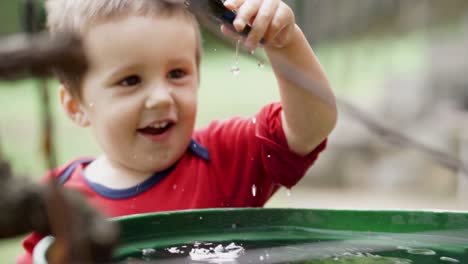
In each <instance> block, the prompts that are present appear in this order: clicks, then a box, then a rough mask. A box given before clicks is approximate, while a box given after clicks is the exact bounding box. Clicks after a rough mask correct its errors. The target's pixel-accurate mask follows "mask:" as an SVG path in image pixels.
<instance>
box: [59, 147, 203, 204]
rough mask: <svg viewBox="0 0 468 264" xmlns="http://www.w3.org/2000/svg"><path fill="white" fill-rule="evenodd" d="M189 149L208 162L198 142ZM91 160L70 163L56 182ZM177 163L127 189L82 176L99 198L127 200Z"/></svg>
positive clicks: (162, 177)
mask: <svg viewBox="0 0 468 264" xmlns="http://www.w3.org/2000/svg"><path fill="white" fill-rule="evenodd" d="M189 149H190V150H191V151H192V152H193V153H195V154H196V155H197V156H199V157H200V158H202V159H204V160H207V161H209V160H210V154H209V153H208V149H207V148H205V147H204V146H202V145H201V144H200V143H199V142H198V141H196V140H194V139H192V141H191V142H190V146H189ZM92 161H93V160H92V159H82V160H77V161H76V162H74V163H72V164H71V165H70V166H69V167H68V168H67V169H66V170H65V171H64V172H63V173H62V174H60V175H59V176H58V182H59V183H60V184H65V182H66V181H67V180H68V179H69V178H70V177H71V175H72V174H73V171H75V169H76V167H77V166H79V165H80V164H85V163H90V162H92ZM177 164H178V162H176V163H175V164H174V165H172V166H171V167H169V168H167V169H165V170H163V171H159V172H156V173H154V174H153V175H152V176H151V177H150V178H148V179H147V180H145V181H144V182H142V183H140V184H138V185H136V186H134V187H131V188H127V189H111V188H107V187H105V186H104V185H101V184H98V183H95V182H92V181H89V180H88V178H86V175H84V174H83V175H82V176H83V178H84V180H85V181H86V183H87V184H88V185H89V187H90V188H91V189H93V190H94V191H95V192H96V193H98V194H100V195H101V196H104V197H106V198H109V199H115V200H117V199H127V198H130V197H133V196H136V195H138V194H140V193H143V192H145V191H147V190H148V189H150V188H151V187H153V186H154V185H156V184H157V183H159V182H160V181H162V180H163V179H164V178H165V177H166V176H168V175H169V174H170V173H171V172H172V171H173V170H174V169H175V167H176V166H177Z"/></svg>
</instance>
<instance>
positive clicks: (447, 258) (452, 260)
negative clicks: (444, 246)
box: [440, 257, 460, 263]
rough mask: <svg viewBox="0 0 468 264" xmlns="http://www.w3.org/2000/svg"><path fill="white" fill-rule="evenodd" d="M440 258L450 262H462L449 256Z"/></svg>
mask: <svg viewBox="0 0 468 264" xmlns="http://www.w3.org/2000/svg"><path fill="white" fill-rule="evenodd" d="M440 260H442V261H445V262H450V263H460V261H459V260H458V259H454V258H449V257H440Z"/></svg>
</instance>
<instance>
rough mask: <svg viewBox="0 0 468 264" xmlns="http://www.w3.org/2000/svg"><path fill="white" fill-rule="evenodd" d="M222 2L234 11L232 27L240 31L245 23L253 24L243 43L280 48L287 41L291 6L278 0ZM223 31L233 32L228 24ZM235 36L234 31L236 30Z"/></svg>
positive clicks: (291, 21)
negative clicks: (234, 17)
mask: <svg viewBox="0 0 468 264" xmlns="http://www.w3.org/2000/svg"><path fill="white" fill-rule="evenodd" d="M224 5H225V6H226V7H227V8H228V9H230V10H233V11H234V10H235V11H236V13H237V16H236V19H235V20H234V28H235V29H236V30H237V31H238V32H242V31H243V30H244V28H245V27H246V26H247V25H250V26H251V27H252V29H251V31H250V33H249V35H248V37H247V39H245V47H246V48H247V49H248V50H254V49H255V48H256V47H257V46H258V45H259V44H260V43H261V44H262V45H264V46H266V47H269V46H270V47H275V48H282V47H285V46H287V45H288V44H289V42H290V40H291V37H292V35H293V32H294V29H295V18H294V12H293V11H292V9H291V8H290V7H289V6H288V5H286V4H285V3H283V1H281V0H226V1H225V2H224ZM221 30H222V32H223V33H224V34H225V35H228V36H234V34H233V33H234V32H232V31H231V30H230V29H229V28H228V27H226V26H223V27H222V28H221ZM236 36H237V34H236Z"/></svg>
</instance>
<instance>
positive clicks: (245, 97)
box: [0, 35, 425, 263]
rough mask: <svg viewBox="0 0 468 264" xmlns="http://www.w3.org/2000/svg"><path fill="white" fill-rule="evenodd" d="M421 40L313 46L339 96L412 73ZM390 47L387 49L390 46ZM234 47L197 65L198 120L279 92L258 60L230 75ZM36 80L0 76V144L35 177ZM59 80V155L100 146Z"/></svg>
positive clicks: (6, 247) (0, 247)
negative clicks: (68, 107) (62, 93)
mask: <svg viewBox="0 0 468 264" xmlns="http://www.w3.org/2000/svg"><path fill="white" fill-rule="evenodd" d="M424 47H425V42H424V39H423V37H422V36H421V35H412V36H408V37H405V38H402V39H398V40H396V39H394V38H390V37H389V38H386V39H378V40H377V39H366V40H362V41H360V42H359V43H358V44H356V43H355V42H343V43H335V44H323V45H320V46H317V47H315V50H316V52H317V54H318V56H319V58H320V60H321V62H322V64H323V65H324V68H325V69H327V72H328V74H329V78H330V80H331V82H332V85H333V86H334V87H335V88H334V90H335V92H336V93H337V94H338V95H339V96H344V97H349V96H352V97H358V98H362V97H371V96H374V95H375V94H376V93H378V92H379V91H380V90H379V89H378V87H379V86H380V84H381V82H382V79H384V78H385V77H388V75H389V72H391V71H397V72H415V71H418V70H420V69H421V68H422V66H423V64H424V59H423V57H424V50H423V49H424ZM389 50H391V52H389ZM234 62H235V58H234V52H233V51H231V50H227V49H226V48H225V47H223V46H220V45H211V46H210V47H209V48H207V49H206V51H205V57H204V60H203V62H202V68H201V76H202V80H201V86H200V87H201V88H200V91H199V111H198V118H197V123H196V126H197V127H202V126H205V125H206V124H208V122H209V121H210V120H213V119H219V118H226V117H231V116H234V115H241V116H247V115H252V114H254V113H255V112H256V111H258V110H259V109H260V107H261V106H263V105H264V104H266V103H268V102H271V101H274V100H277V99H278V98H279V97H278V91H277V89H276V82H275V79H274V76H273V73H272V71H271V69H270V68H269V67H268V66H266V67H263V68H260V67H258V65H257V61H256V60H253V59H251V58H248V57H246V56H244V57H241V58H240V61H239V67H240V69H241V73H240V75H239V76H237V77H234V76H233V75H232V74H231V73H230V68H231V66H232V65H233V64H234ZM36 85H37V83H36V81H34V80H26V81H19V82H13V83H6V82H0V105H1V106H2V111H0V143H1V144H0V146H1V148H2V149H1V151H2V154H3V155H4V156H6V158H7V159H8V160H9V161H10V162H11V164H12V165H13V168H14V171H15V172H16V173H17V174H22V175H27V177H31V178H33V179H36V180H37V179H39V178H40V177H41V175H42V174H43V173H44V172H45V170H46V168H45V166H44V161H43V158H42V153H41V150H40V145H39V142H40V138H41V135H40V125H41V120H40V115H39V100H38V97H39V95H38V90H37V88H36ZM56 87H57V83H56V82H54V81H51V82H50V88H49V89H50V91H51V93H50V94H51V99H52V100H51V101H52V104H53V106H54V111H53V115H54V118H55V122H56V124H55V127H56V130H55V132H56V134H55V137H54V139H55V144H56V148H57V154H58V162H59V164H62V163H64V162H67V161H69V160H70V159H73V158H75V157H77V156H83V155H94V154H97V153H98V148H97V146H96V144H95V143H94V141H93V137H92V135H91V133H90V131H89V130H86V129H83V128H79V127H77V126H75V125H74V124H72V123H71V122H70V121H69V120H67V118H66V117H65V116H64V114H63V112H62V111H61V110H60V107H59V103H58V98H57V93H56ZM21 250H22V249H21V247H20V243H19V239H18V238H16V239H10V240H0V256H2V257H1V258H0V259H1V260H2V263H10V262H13V259H14V257H15V256H16V255H18V254H19V252H21Z"/></svg>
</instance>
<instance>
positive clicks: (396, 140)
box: [338, 100, 468, 176]
mask: <svg viewBox="0 0 468 264" xmlns="http://www.w3.org/2000/svg"><path fill="white" fill-rule="evenodd" d="M338 102H339V105H340V106H341V107H343V108H344V110H345V111H346V112H347V113H348V114H350V115H351V116H352V117H354V118H356V119H357V120H358V121H359V122H361V123H362V124H363V125H364V126H366V127H367V128H368V129H369V130H370V131H371V132H373V133H375V134H377V135H378V136H379V137H381V138H382V139H384V140H386V141H387V142H388V143H391V144H393V145H396V146H399V147H402V148H410V149H415V150H418V151H420V152H422V153H424V154H426V155H427V156H429V157H430V158H432V160H434V161H435V162H437V163H438V164H440V165H441V166H443V167H445V168H447V169H450V170H452V171H455V172H463V174H464V175H466V176H468V168H467V167H466V166H465V165H464V163H463V162H462V161H461V160H460V159H458V158H457V157H454V156H452V155H450V154H448V153H445V152H442V151H440V150H438V149H434V148H431V147H429V146H426V145H425V144H423V143H421V142H418V141H416V140H414V139H412V138H410V137H408V136H406V135H404V134H402V133H401V132H399V131H397V130H394V129H390V128H388V127H385V126H384V125H382V124H381V123H379V122H377V121H376V120H374V119H372V118H371V117H369V116H368V114H366V113H365V112H364V111H362V110H360V109H359V108H357V107H356V106H354V105H352V104H351V103H349V102H346V101H343V100H339V101H338Z"/></svg>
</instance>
